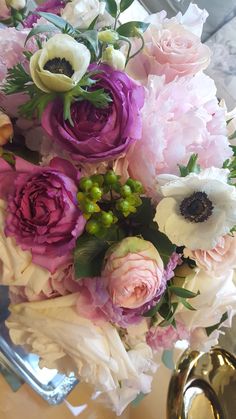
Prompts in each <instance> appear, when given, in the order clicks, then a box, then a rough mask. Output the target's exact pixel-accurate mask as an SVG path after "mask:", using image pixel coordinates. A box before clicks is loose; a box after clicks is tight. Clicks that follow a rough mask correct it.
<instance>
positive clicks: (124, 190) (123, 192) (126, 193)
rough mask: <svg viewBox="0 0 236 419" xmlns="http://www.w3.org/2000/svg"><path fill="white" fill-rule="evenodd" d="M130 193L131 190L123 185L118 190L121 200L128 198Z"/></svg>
mask: <svg viewBox="0 0 236 419" xmlns="http://www.w3.org/2000/svg"><path fill="white" fill-rule="evenodd" d="M131 193H132V191H131V188H130V186H129V185H124V186H122V187H121V188H120V194H121V196H123V198H126V197H128V196H130V195H131Z"/></svg>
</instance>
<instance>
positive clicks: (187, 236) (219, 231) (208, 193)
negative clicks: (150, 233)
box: [154, 167, 236, 250]
mask: <svg viewBox="0 0 236 419" xmlns="http://www.w3.org/2000/svg"><path fill="white" fill-rule="evenodd" d="M228 174H229V171H228V170H227V169H218V168H216V167H211V168H208V169H205V170H202V171H201V173H200V174H196V173H190V174H189V175H188V176H186V177H178V176H171V175H160V176H159V177H158V182H159V185H161V186H160V190H161V193H162V195H163V199H162V200H161V201H160V203H159V204H158V205H157V208H156V215H155V218H154V220H155V221H156V222H157V223H158V225H159V229H160V231H161V232H162V233H164V234H166V236H167V237H168V238H169V239H170V240H171V242H172V243H174V244H176V245H177V246H186V247H187V248H189V249H191V250H196V249H201V250H209V249H212V248H214V247H215V246H216V244H217V242H218V240H219V238H220V237H221V236H224V235H225V234H228V233H229V232H230V230H231V229H232V228H233V227H234V226H235V224H236V190H235V186H232V185H229V184H228V183H227V178H228Z"/></svg>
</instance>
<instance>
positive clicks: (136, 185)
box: [134, 180, 143, 193]
mask: <svg viewBox="0 0 236 419" xmlns="http://www.w3.org/2000/svg"><path fill="white" fill-rule="evenodd" d="M134 192H136V193H142V192H143V185H142V183H141V182H139V181H138V180H135V181H134Z"/></svg>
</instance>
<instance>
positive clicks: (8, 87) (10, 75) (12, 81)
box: [3, 63, 33, 95]
mask: <svg viewBox="0 0 236 419" xmlns="http://www.w3.org/2000/svg"><path fill="white" fill-rule="evenodd" d="M32 83H33V82H32V79H31V77H30V75H29V74H28V73H27V72H26V71H25V69H24V67H23V65H22V64H20V63H19V64H16V65H15V66H14V67H12V68H9V69H8V72H7V77H6V83H5V84H4V86H3V92H4V93H5V94H6V95H12V94H14V93H19V92H24V91H25V92H26V93H27V92H28V88H29V86H30V85H32Z"/></svg>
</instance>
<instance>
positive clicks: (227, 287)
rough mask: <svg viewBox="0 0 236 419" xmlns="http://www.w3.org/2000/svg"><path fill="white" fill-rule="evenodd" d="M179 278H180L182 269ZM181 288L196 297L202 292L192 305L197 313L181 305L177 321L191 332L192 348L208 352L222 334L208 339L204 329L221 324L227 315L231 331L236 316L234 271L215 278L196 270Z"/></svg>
mask: <svg viewBox="0 0 236 419" xmlns="http://www.w3.org/2000/svg"><path fill="white" fill-rule="evenodd" d="M178 275H181V268H179V271H178ZM174 285H178V281H177V283H176V280H175V282H174ZM181 286H182V287H183V288H185V289H188V290H190V291H192V292H195V293H197V292H198V291H199V292H200V294H199V295H198V296H197V297H194V298H193V299H191V301H190V303H191V305H192V306H193V307H194V308H195V309H196V311H190V310H188V309H187V308H185V307H184V306H183V305H182V304H180V305H179V306H178V309H177V312H176V320H178V321H180V322H182V323H183V324H184V325H185V327H186V328H187V330H188V331H189V332H190V345H191V346H192V347H193V348H194V349H197V350H203V349H204V350H205V349H209V346H210V345H212V344H216V343H217V341H218V338H219V335H220V331H219V330H216V331H214V332H213V333H212V334H211V335H210V336H209V338H208V337H207V335H206V332H205V330H204V329H205V328H207V327H211V326H214V325H216V324H218V323H220V321H221V318H222V316H223V314H224V313H227V314H228V319H227V320H226V321H225V322H224V326H225V327H230V326H231V322H232V317H233V316H234V314H235V313H236V285H235V283H234V271H233V270H230V271H227V272H226V273H225V274H223V275H221V276H218V277H217V278H216V277H213V276H212V275H209V274H208V273H207V272H204V271H203V270H200V269H195V270H194V271H193V272H192V273H190V274H189V275H187V276H186V279H185V281H184V283H182V284H181Z"/></svg>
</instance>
